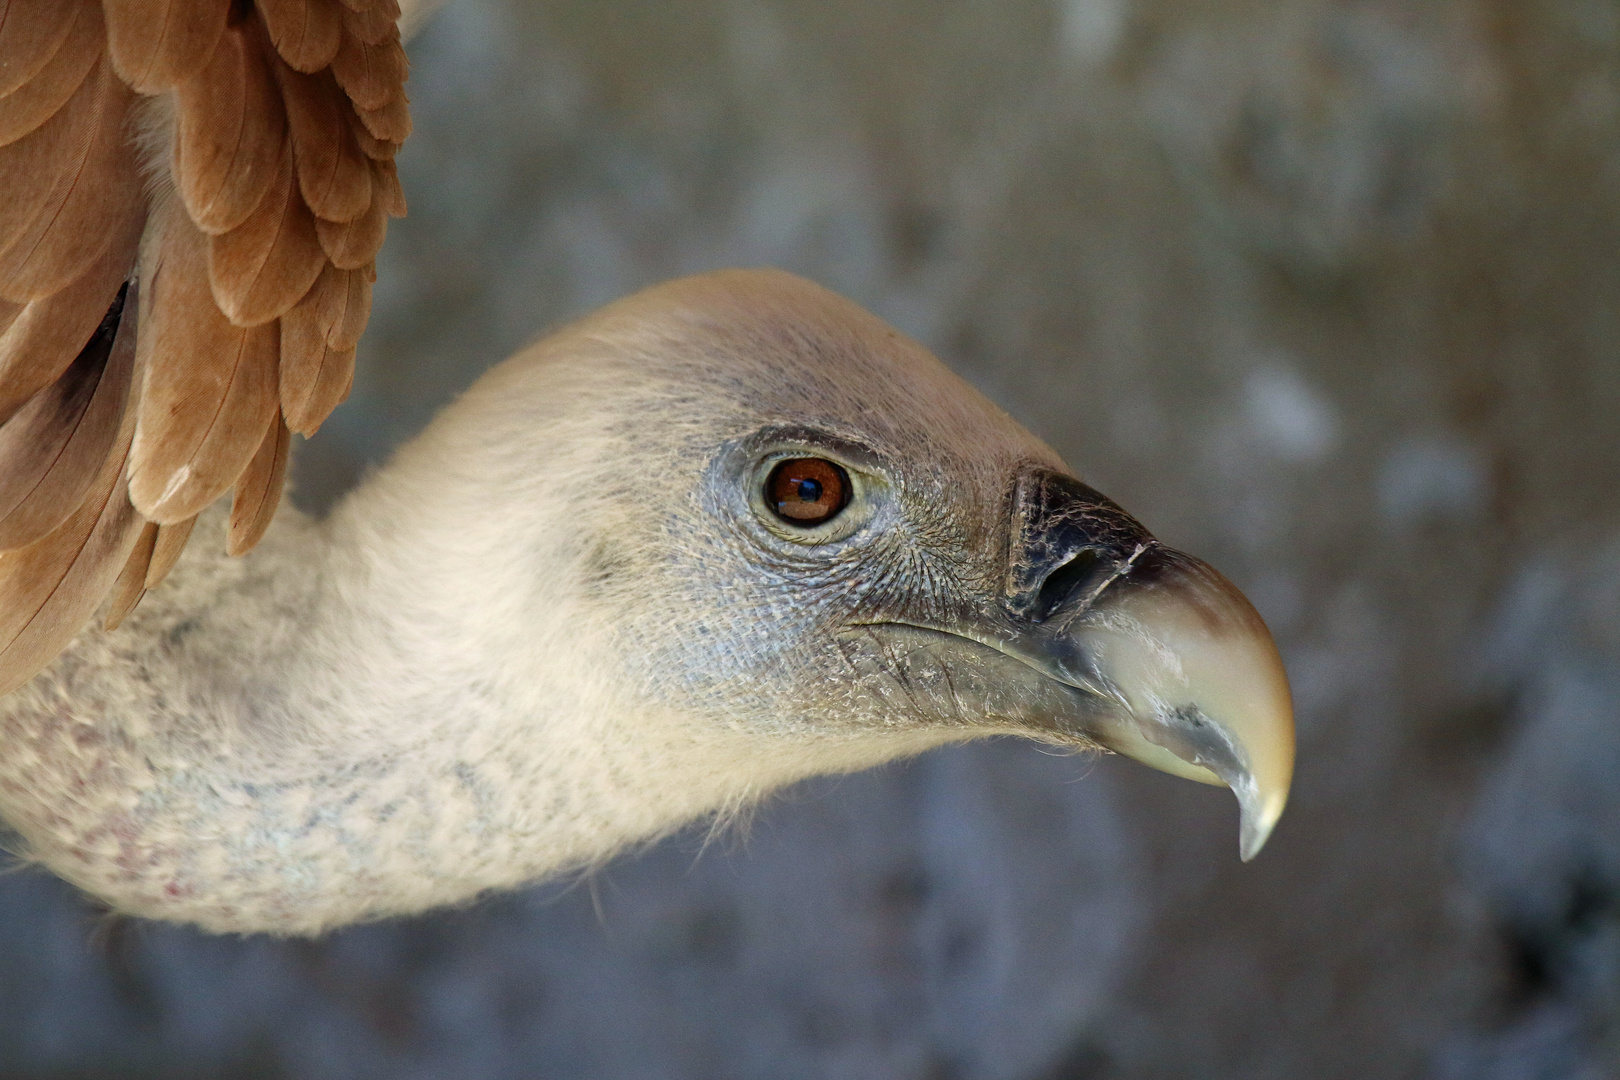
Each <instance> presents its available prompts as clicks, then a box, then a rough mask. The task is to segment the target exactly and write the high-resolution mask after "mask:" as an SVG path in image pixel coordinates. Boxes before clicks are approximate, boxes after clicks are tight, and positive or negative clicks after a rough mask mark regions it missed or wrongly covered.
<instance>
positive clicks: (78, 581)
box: [0, 346, 143, 692]
mask: <svg viewBox="0 0 1620 1080" xmlns="http://www.w3.org/2000/svg"><path fill="white" fill-rule="evenodd" d="M115 347H116V346H115ZM134 427H135V424H134V411H133V410H125V413H124V419H123V422H122V423H121V424H120V425H119V429H118V435H117V439H116V441H115V443H114V445H113V448H112V452H111V453H109V454H108V455H107V457H106V460H105V461H104V462H103V463H102V467H101V470H100V472H99V473H98V474H97V476H96V478H95V482H94V483H93V484H92V486H91V489H90V492H89V494H88V496H87V497H86V498H85V500H84V501H83V502H82V503H81V504H80V506H79V508H78V509H77V510H75V511H74V512H73V514H72V515H71V516H70V517H69V518H68V519H67V520H66V521H64V522H63V523H62V524H61V525H59V526H58V527H57V528H56V530H55V531H53V532H51V533H50V534H49V535H47V536H45V537H44V538H43V539H41V540H39V541H37V542H35V543H33V544H30V545H29V546H28V547H25V548H19V549H17V550H15V551H5V552H0V596H4V597H5V598H6V603H5V604H0V692H3V691H6V690H10V689H12V688H15V687H16V686H17V685H19V684H20V683H21V682H23V680H25V679H27V678H28V677H29V676H30V675H31V674H33V673H34V672H35V671H37V670H39V668H40V667H41V666H43V665H44V664H46V663H48V662H49V661H50V660H51V658H52V657H54V656H56V654H57V653H59V652H61V651H62V648H63V647H64V646H65V645H67V643H68V642H69V641H71V640H72V639H73V637H74V636H75V635H76V634H78V632H79V630H80V628H81V627H83V626H84V624H85V621H86V620H88V619H89V618H90V616H91V615H92V614H93V613H94V612H95V610H96V607H97V606H98V605H99V604H100V603H101V601H102V598H103V597H105V596H106V595H107V590H108V589H109V588H111V587H112V584H113V582H114V581H115V580H116V579H117V577H118V574H119V571H120V570H121V569H122V568H123V566H124V563H125V561H126V560H127V559H128V557H129V551H130V548H131V547H133V546H134V544H135V541H136V539H137V538H138V537H139V535H140V532H141V527H142V525H143V522H142V521H141V516H140V515H139V514H137V513H136V512H135V508H134V507H133V506H131V505H130V502H129V492H128V486H127V484H126V482H125V479H124V466H125V462H126V458H127V457H128V453H129V446H130V438H131V436H132V434H133V432H134Z"/></svg>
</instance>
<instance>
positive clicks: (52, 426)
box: [0, 308, 135, 550]
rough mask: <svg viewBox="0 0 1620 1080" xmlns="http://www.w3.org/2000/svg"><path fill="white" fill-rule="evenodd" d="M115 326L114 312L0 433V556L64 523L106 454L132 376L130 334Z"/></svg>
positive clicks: (133, 346) (76, 505)
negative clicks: (115, 345) (54, 377)
mask: <svg viewBox="0 0 1620 1080" xmlns="http://www.w3.org/2000/svg"><path fill="white" fill-rule="evenodd" d="M119 323H120V319H119V310H118V309H117V308H115V309H114V310H113V311H112V312H110V313H109V314H108V317H107V319H106V321H105V322H104V323H103V324H102V325H101V327H100V328H98V330H97V331H96V334H95V336H94V337H92V338H91V340H90V342H89V344H87V345H86V346H85V347H84V349H83V351H82V352H80V354H79V356H78V358H77V359H76V360H75V361H74V362H73V363H72V364H71V365H70V366H69V367H68V369H67V371H65V372H63V373H62V376H61V377H60V378H59V379H57V380H56V382H55V383H53V384H52V385H51V386H50V387H48V388H46V389H45V390H42V391H40V392H39V393H38V394H36V395H35V396H34V398H33V399H32V400H31V401H29V402H28V404H26V405H24V406H23V407H22V409H20V410H19V411H18V412H17V414H16V415H15V416H13V417H12V418H11V419H10V420H8V421H6V423H5V424H4V425H3V426H0V550H10V549H14V548H20V547H26V546H28V545H29V544H32V543H34V542H35V541H37V540H39V539H40V538H41V537H43V536H45V535H46V534H47V533H49V532H51V531H52V530H53V529H55V528H56V527H57V526H59V525H61V524H62V522H63V521H65V520H67V518H68V516H69V515H70V514H72V513H73V511H74V510H76V509H78V507H79V504H80V503H81V502H83V501H84V497H85V494H86V493H87V492H88V491H89V490H90V485H91V484H92V483H93V482H94V481H95V478H96V474H97V473H98V472H99V471H100V469H101V467H102V464H103V463H104V461H105V460H106V457H107V454H108V452H109V451H110V450H111V449H112V446H113V444H114V442H115V441H116V439H117V436H118V430H119V426H120V424H121V423H122V421H123V417H124V410H125V405H126V403H127V402H128V400H129V390H130V381H131V378H132V376H133V374H134V370H135V335H134V334H133V333H126V334H122V335H119V334H118V330H119ZM115 337H116V338H117V347H116V348H115V347H114V339H115Z"/></svg>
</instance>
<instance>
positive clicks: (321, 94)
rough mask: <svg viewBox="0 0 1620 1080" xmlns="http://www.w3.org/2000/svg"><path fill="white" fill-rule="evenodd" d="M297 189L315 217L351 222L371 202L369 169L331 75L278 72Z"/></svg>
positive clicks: (284, 70)
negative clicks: (290, 137) (295, 169)
mask: <svg viewBox="0 0 1620 1080" xmlns="http://www.w3.org/2000/svg"><path fill="white" fill-rule="evenodd" d="M278 77H279V79H280V82H281V92H282V97H283V100H284V101H285V102H286V105H287V123H288V127H289V130H290V132H291V135H292V144H293V157H294V160H295V161H296V162H297V165H298V188H299V190H300V191H301V192H302V193H303V197H304V201H305V202H307V203H308V204H309V208H310V210H311V211H312V212H313V213H314V214H315V216H316V217H320V218H324V219H326V220H327V221H351V220H353V219H354V218H356V217H358V216H360V215H361V214H362V213H364V212H365V209H366V206H367V205H368V204H369V203H370V202H371V170H370V169H369V168H368V167H367V165H368V162H367V158H366V156H365V155H364V154H362V153H361V152H360V146H359V144H358V143H357V142H355V139H354V135H353V133H352V132H351V131H350V129H349V123H348V121H347V118H346V117H345V115H344V114H345V112H347V111H348V108H349V106H348V102H347V100H346V98H345V97H344V94H343V91H342V90H341V89H340V88H339V87H338V85H337V83H336V82H335V81H334V80H333V78H332V76H331V74H330V73H329V72H324V71H323V72H321V73H320V74H318V75H305V74H303V73H301V72H297V71H291V70H288V69H286V68H282V69H281V70H280V72H279V76H278Z"/></svg>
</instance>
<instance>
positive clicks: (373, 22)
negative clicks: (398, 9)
mask: <svg viewBox="0 0 1620 1080" xmlns="http://www.w3.org/2000/svg"><path fill="white" fill-rule="evenodd" d="M397 19H398V17H397V16H390V15H389V14H388V13H387V12H386V11H384V10H383V9H382V8H381V7H376V6H373V7H369V8H366V9H365V10H364V11H356V10H354V9H353V8H351V7H349V6H347V5H345V6H344V8H343V29H344V30H345V31H347V32H348V33H351V34H353V35H354V36H355V37H357V38H359V39H360V40H361V41H363V42H365V43H366V44H367V45H379V44H381V43H382V42H384V41H387V40H388V39H389V38H393V39H394V40H396V41H397V40H399V23H398V21H397Z"/></svg>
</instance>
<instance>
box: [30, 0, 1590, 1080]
mask: <svg viewBox="0 0 1620 1080" xmlns="http://www.w3.org/2000/svg"><path fill="white" fill-rule="evenodd" d="M413 64H414V67H413V74H412V81H411V93H412V99H413V104H414V108H415V114H416V120H417V132H418V133H417V135H416V137H415V138H414V139H413V141H412V143H411V144H410V146H409V147H408V148H407V150H406V151H405V152H404V154H403V155H402V157H401V159H400V165H401V173H402V175H403V177H404V180H405V183H406V188H407V192H408V194H409V197H410V200H411V216H410V217H409V218H407V219H406V220H404V221H403V222H399V223H396V224H395V226H394V228H393V234H392V236H391V238H390V241H389V244H388V246H387V248H385V250H384V258H383V262H382V264H381V265H380V267H379V274H380V278H379V282H378V292H377V302H376V311H375V315H374V319H373V324H372V329H371V331H370V333H369V335H368V337H367V339H366V342H365V344H364V346H363V354H362V365H361V370H360V373H359V377H358V382H357V384H356V388H355V393H354V396H353V398H351V400H350V402H349V404H348V405H347V406H346V407H345V408H344V409H343V410H341V411H340V412H339V413H338V414H337V415H336V416H335V417H334V418H333V420H332V421H331V422H329V423H328V425H327V427H326V429H324V430H323V432H322V433H321V436H320V437H319V438H318V439H316V440H315V441H314V442H312V443H311V444H310V446H309V447H308V448H307V449H306V450H303V451H301V456H300V457H299V459H298V460H297V462H296V466H297V476H298V483H299V485H300V494H299V498H300V499H301V500H302V501H303V502H304V503H305V504H306V505H309V506H314V507H319V506H321V505H324V504H325V502H327V501H328V500H330V499H331V498H332V497H334V496H335V495H336V494H337V493H338V492H340V491H341V490H342V489H344V488H345V487H346V486H348V485H349V484H351V483H353V482H354V480H355V479H356V478H357V477H358V476H359V475H360V474H361V473H362V472H363V470H364V468H365V467H366V465H367V464H368V463H371V462H375V461H378V460H380V459H381V458H382V457H384V456H385V455H386V454H387V453H388V451H389V449H390V447H392V446H394V445H396V444H397V443H398V442H399V441H401V440H402V439H404V438H407V437H409V436H410V434H411V433H413V432H414V431H415V430H417V429H418V428H419V427H420V426H421V425H422V423H423V422H425V420H426V418H427V417H428V416H429V415H430V414H431V413H432V412H433V410H434V409H435V408H437V407H438V406H439V405H441V404H442V403H443V402H444V401H445V400H447V399H448V398H449V397H450V396H451V395H453V394H454V393H455V392H457V391H458V390H459V389H460V388H462V387H464V386H466V385H467V384H468V383H469V382H471V381H472V380H473V379H474V378H475V377H476V376H477V375H478V373H479V372H480V371H482V370H483V369H484V368H485V367H487V366H488V365H489V364H491V363H493V362H494V361H496V360H498V359H499V358H500V357H501V356H503V355H504V354H505V353H507V352H508V351H510V350H511V349H513V348H515V347H517V346H519V345H521V344H523V343H524V342H525V341H527V340H529V339H530V338H532V337H533V336H535V335H536V334H538V333H540V332H542V331H543V330H545V329H546V328H547V327H550V326H554V325H556V324H557V323H558V322H559V321H561V320H564V319H567V318H568V317H570V316H572V315H575V314H578V313H580V312H583V311H585V310H587V309H589V308H591V307H593V306H595V305H597V304H599V303H602V302H604V301H607V300H610V299H613V298H614V297H617V296H619V295H622V294H623V293H626V292H628V291H631V290H633V289H635V288H637V287H639V286H641V285H644V284H648V283H651V282H653V281H656V280H659V279H661V278H664V277H668V276H671V275H675V274H680V273H685V272H690V271H696V270H702V269H707V268H711V267H716V266H723V265H736V264H742V265H753V264H774V265H779V266H783V267H786V268H788V269H792V270H795V271H798V272H800V273H804V274H807V275H808V276H810V277H813V278H815V279H817V280H819V281H821V282H823V283H824V284H827V285H829V286H831V287H833V288H835V289H838V290H839V291H842V292H844V293H846V294H847V295H849V296H851V297H853V298H855V299H856V300H858V301H860V302H862V303H864V304H866V305H867V306H869V307H871V308H873V309H874V310H876V311H877V312H878V313H880V314H882V315H883V316H885V317H887V318H889V319H891V320H892V321H894V322H895V323H896V324H897V325H899V326H900V327H902V328H903V329H905V330H907V331H908V332H910V333H912V334H913V335H915V336H917V337H918V338H920V339H921V340H923V341H924V342H925V343H927V344H929V345H930V346H931V347H933V348H934V349H935V350H936V351H938V352H939V354H940V355H941V356H942V357H943V358H944V359H945V360H946V361H947V362H948V363H950V364H951V365H952V366H953V367H955V368H956V369H957V370H959V371H961V372H963V373H964V374H965V375H967V376H968V377H969V378H970V379H972V380H974V381H975V382H976V383H977V384H978V385H980V386H981V387H982V388H984V389H985V391H986V392H987V393H989V394H990V395H991V396H992V397H994V398H996V399H997V400H998V401H1000V402H1001V403H1002V404H1003V405H1005V406H1006V407H1007V408H1008V409H1009V410H1010V411H1011V412H1012V413H1013V414H1014V415H1016V416H1018V417H1019V418H1020V419H1022V420H1024V421H1025V422H1026V423H1027V424H1029V425H1030V426H1031V427H1032V428H1033V429H1034V430H1035V431H1036V432H1037V433H1038V434H1041V435H1042V436H1043V437H1045V438H1046V439H1048V440H1049V441H1050V442H1051V443H1052V444H1053V445H1054V446H1055V447H1057V449H1058V450H1059V451H1060V452H1061V453H1063V454H1064V455H1065V456H1066V457H1067V459H1068V460H1069V461H1070V462H1071V463H1072V464H1073V465H1074V466H1075V467H1076V468H1077V469H1078V470H1079V471H1080V472H1081V473H1082V475H1084V476H1086V477H1087V478H1088V479H1089V480H1090V481H1092V482H1093V483H1094V484H1096V485H1097V486H1098V487H1100V488H1102V489H1103V490H1105V491H1107V492H1109V493H1110V494H1111V495H1113V496H1114V497H1115V498H1117V499H1118V500H1120V501H1121V502H1122V503H1124V504H1125V505H1126V506H1128V507H1130V508H1131V509H1132V510H1133V512H1135V513H1136V514H1137V515H1138V516H1139V517H1141V518H1142V519H1143V520H1144V521H1146V522H1147V523H1148V525H1149V526H1150V527H1152V528H1153V529H1154V530H1155V531H1156V532H1157V533H1159V535H1161V536H1163V537H1164V538H1166V539H1167V540H1168V541H1170V542H1172V543H1174V544H1176V545H1177V546H1181V547H1186V548H1188V549H1190V550H1192V551H1196V552H1198V553H1200V554H1201V555H1204V556H1206V557H1207V558H1209V559H1210V560H1211V561H1213V562H1215V563H1216V564H1217V565H1219V566H1221V567H1222V568H1223V569H1224V570H1225V571H1226V572H1227V573H1228V575H1229V576H1231V577H1232V578H1233V579H1234V580H1236V581H1237V582H1238V583H1239V584H1240V585H1241V586H1242V587H1243V588H1244V589H1245V590H1246V591H1248V593H1249V594H1250V596H1251V597H1253V598H1254V600H1255V601H1256V603H1257V605H1258V606H1259V607H1260V609H1261V611H1262V613H1263V614H1264V615H1265V616H1266V618H1267V619H1268V621H1269V622H1270V623H1271V625H1272V627H1273V628H1274V630H1275V631H1276V632H1277V634H1278V637H1279V639H1280V641H1281V642H1282V646H1283V651H1284V653H1285V656H1286V658H1287V661H1288V664H1289V669H1290V672H1291V674H1292V677H1293V679H1294V684H1295V691H1296V698H1297V706H1298V711H1299V721H1300V736H1301V744H1300V768H1299V774H1298V780H1297V783H1296V788H1295V794H1294V799H1293V803H1292V805H1291V807H1290V810H1289V813H1288V815H1287V816H1286V817H1285V818H1284V820H1283V823H1282V825H1281V827H1280V828H1279V830H1278V833H1277V835H1276V836H1275V838H1274V839H1273V841H1272V846H1271V847H1270V848H1268V849H1267V851H1266V852H1265V853H1264V855H1263V856H1262V857H1261V858H1260V859H1259V860H1258V861H1257V862H1255V863H1253V864H1251V865H1248V866H1243V865H1240V864H1239V863H1238V862H1237V859H1236V843H1235V832H1236V828H1235V826H1236V814H1235V808H1234V807H1233V806H1232V805H1231V804H1230V799H1229V797H1228V796H1226V795H1224V794H1223V793H1220V792H1217V791H1214V790H1208V789H1202V788H1197V787H1195V786H1194V785H1187V784H1183V783H1180V782H1177V781H1174V780H1171V779H1169V778H1166V777H1162V776H1159V775H1157V774H1150V773H1148V772H1146V771H1145V770H1142V769H1140V768H1136V767H1133V766H1129V765H1124V766H1121V765H1119V764H1118V763H1116V762H1112V761H1103V762H1090V761H1086V760H1081V759H1074V758H1061V757H1059V758H1054V757H1050V756H1047V755H1044V754H1042V753H1041V752H1040V751H1038V750H1037V749H1035V748H1032V747H1026V746H1019V745H1011V744H1008V745H989V746H979V747H968V748H962V749H956V750H951V751H947V752H944V753H939V754H936V755H932V756H930V757H927V758H925V759H922V760H920V761H917V762H913V763H909V764H906V765H902V766H897V767H894V768H890V769H886V770H882V771H880V772H876V773H873V774H867V775H863V776H858V777H851V778H846V779H843V780H839V781H827V782H818V783H814V784H810V785H806V787H805V788H804V789H802V790H799V791H796V792H794V793H791V794H790V795H789V796H787V797H785V798H782V799H778V800H775V801H773V802H772V803H771V804H770V805H768V806H766V807H764V808H762V809H761V810H760V812H759V813H758V814H757V815H756V816H755V820H754V824H753V827H752V829H751V831H750V832H749V833H748V834H747V836H746V838H744V837H740V836H731V835H727V836H721V837H718V838H713V842H706V839H708V838H706V837H705V834H704V833H703V831H702V830H701V829H700V830H696V831H695V832H694V833H692V834H691V835H688V836H685V837H681V838H678V839H677V840H675V841H671V842H669V843H665V844H662V845H659V846H658V847H656V848H654V849H652V850H651V851H649V852H647V853H645V854H644V855H641V856H639V857H636V858H631V859H626V860H622V861H621V862H620V863H618V864H616V865H615V866H613V867H611V868H610V869H609V870H607V871H605V872H603V873H601V874H599V875H597V876H596V877H594V878H592V879H589V880H587V881H583V882H572V883H563V884H561V885H557V886H552V887H549V888H542V889H539V890H535V891H533V892H530V893H527V894H523V895H518V896H512V897H503V898H497V899H494V900H491V901H489V902H487V903H484V904H481V905H478V906H475V907H472V908H469V909H467V910H464V911H457V912H451V913H446V914H441V915H436V916H432V917H428V918H423V919H418V920H411V921H406V922H399V923H392V924H387V925H383V926H376V927H367V928H361V929H358V930H353V931H348V932H345V933H340V934H337V935H334V936H333V937H331V938H329V939H327V940H324V941H320V942H313V943H310V942H275V941H265V940H250V941H240V940H232V939H213V938H207V937H203V936H201V935H196V934H192V933H190V932H187V931H183V930H176V929H172V928H165V927H158V926H149V925H141V924H135V923H128V922H113V923H106V922H105V921H102V920H100V919H99V918H98V916H97V915H96V914H95V913H94V912H93V911H91V910H90V909H89V908H87V907H86V906H85V905H84V904H82V903H81V902H80V901H78V900H77V899H76V898H74V897H73V896H72V894H71V893H70V891H69V890H67V889H66V888H65V887H63V886H61V885H59V884H56V883H55V882H52V881H50V880H48V879H45V878H41V877H36V876H31V875H24V874H18V875H12V876H10V877H6V878H4V879H0V909H3V915H0V1074H3V1075H5V1076H18V1077H40V1078H44V1077H68V1076H139V1075H150V1076H164V1077H185V1076H197V1077H216V1076H218V1077H225V1076H231V1077H247V1076H260V1077H283V1076H285V1077H310V1078H316V1077H369V1076H376V1077H389V1078H406V1077H457V1078H461V1077H468V1078H475V1077H476V1078H482V1077H533V1076H545V1077H586V1078H592V1077H601V1078H615V1080H618V1078H641V1077H645V1078H649V1080H652V1078H659V1080H663V1078H669V1080H677V1078H679V1080H686V1078H691V1080H700V1078H701V1080H708V1078H733V1077H734V1078H739V1080H741V1078H767V1077H769V1078H795V1077H806V1078H809V1077H817V1078H820V1077H828V1078H835V1077H836V1078H846V1077H847V1078H866V1077H872V1078H879V1077H882V1078H902V1080H903V1078H917V1080H924V1078H927V1080H946V1078H952V1080H954V1078H961V1080H969V1078H974V1080H977V1078H1006V1080H1094V1078H1095V1080H1101V1078H1110V1080H1124V1078H1133V1080H1134V1078H1143V1080H1146V1078H1150V1077H1155V1078H1156V1077H1167V1078H1169V1077H1200V1078H1219V1077H1230V1078H1234V1080H1236V1078H1242V1080H1262V1078H1279V1080H1280V1078H1300V1077H1311V1078H1334V1077H1355V1078H1366V1077H1408V1076H1412V1077H1416V1076H1432V1077H1437V1078H1442V1080H1449V1078H1459V1080H1461V1078H1469V1080H1475V1078H1480V1080H1487V1078H1489V1080H1494V1078H1502V1080H1507V1078H1520V1077H1538V1078H1547V1080H1565V1078H1568V1080H1574V1078H1581V1080H1586V1078H1597V1077H1607V1076H1614V1075H1620V498H1617V492H1620V243H1617V242H1620V6H1617V5H1616V4H1615V3H1614V2H1613V0H1271V2H1262V0H1205V2H1201V3H1197V4H1193V3H1184V2H1175V0H1000V2H996V3H989V2H985V0H819V2H811V0H689V2H684V3H680V4H676V3H670V2H668V0H567V2H565V0H549V2H543V0H452V3H451V5H450V6H449V7H447V8H446V9H445V11H444V12H443V13H442V15H440V16H439V17H438V19H437V20H436V21H435V22H434V23H432V24H431V25H430V26H429V27H428V28H427V29H426V30H425V31H424V32H423V34H422V35H421V37H420V38H419V40H418V41H417V43H416V45H415V46H414V47H413ZM537 467H543V463H537Z"/></svg>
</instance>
